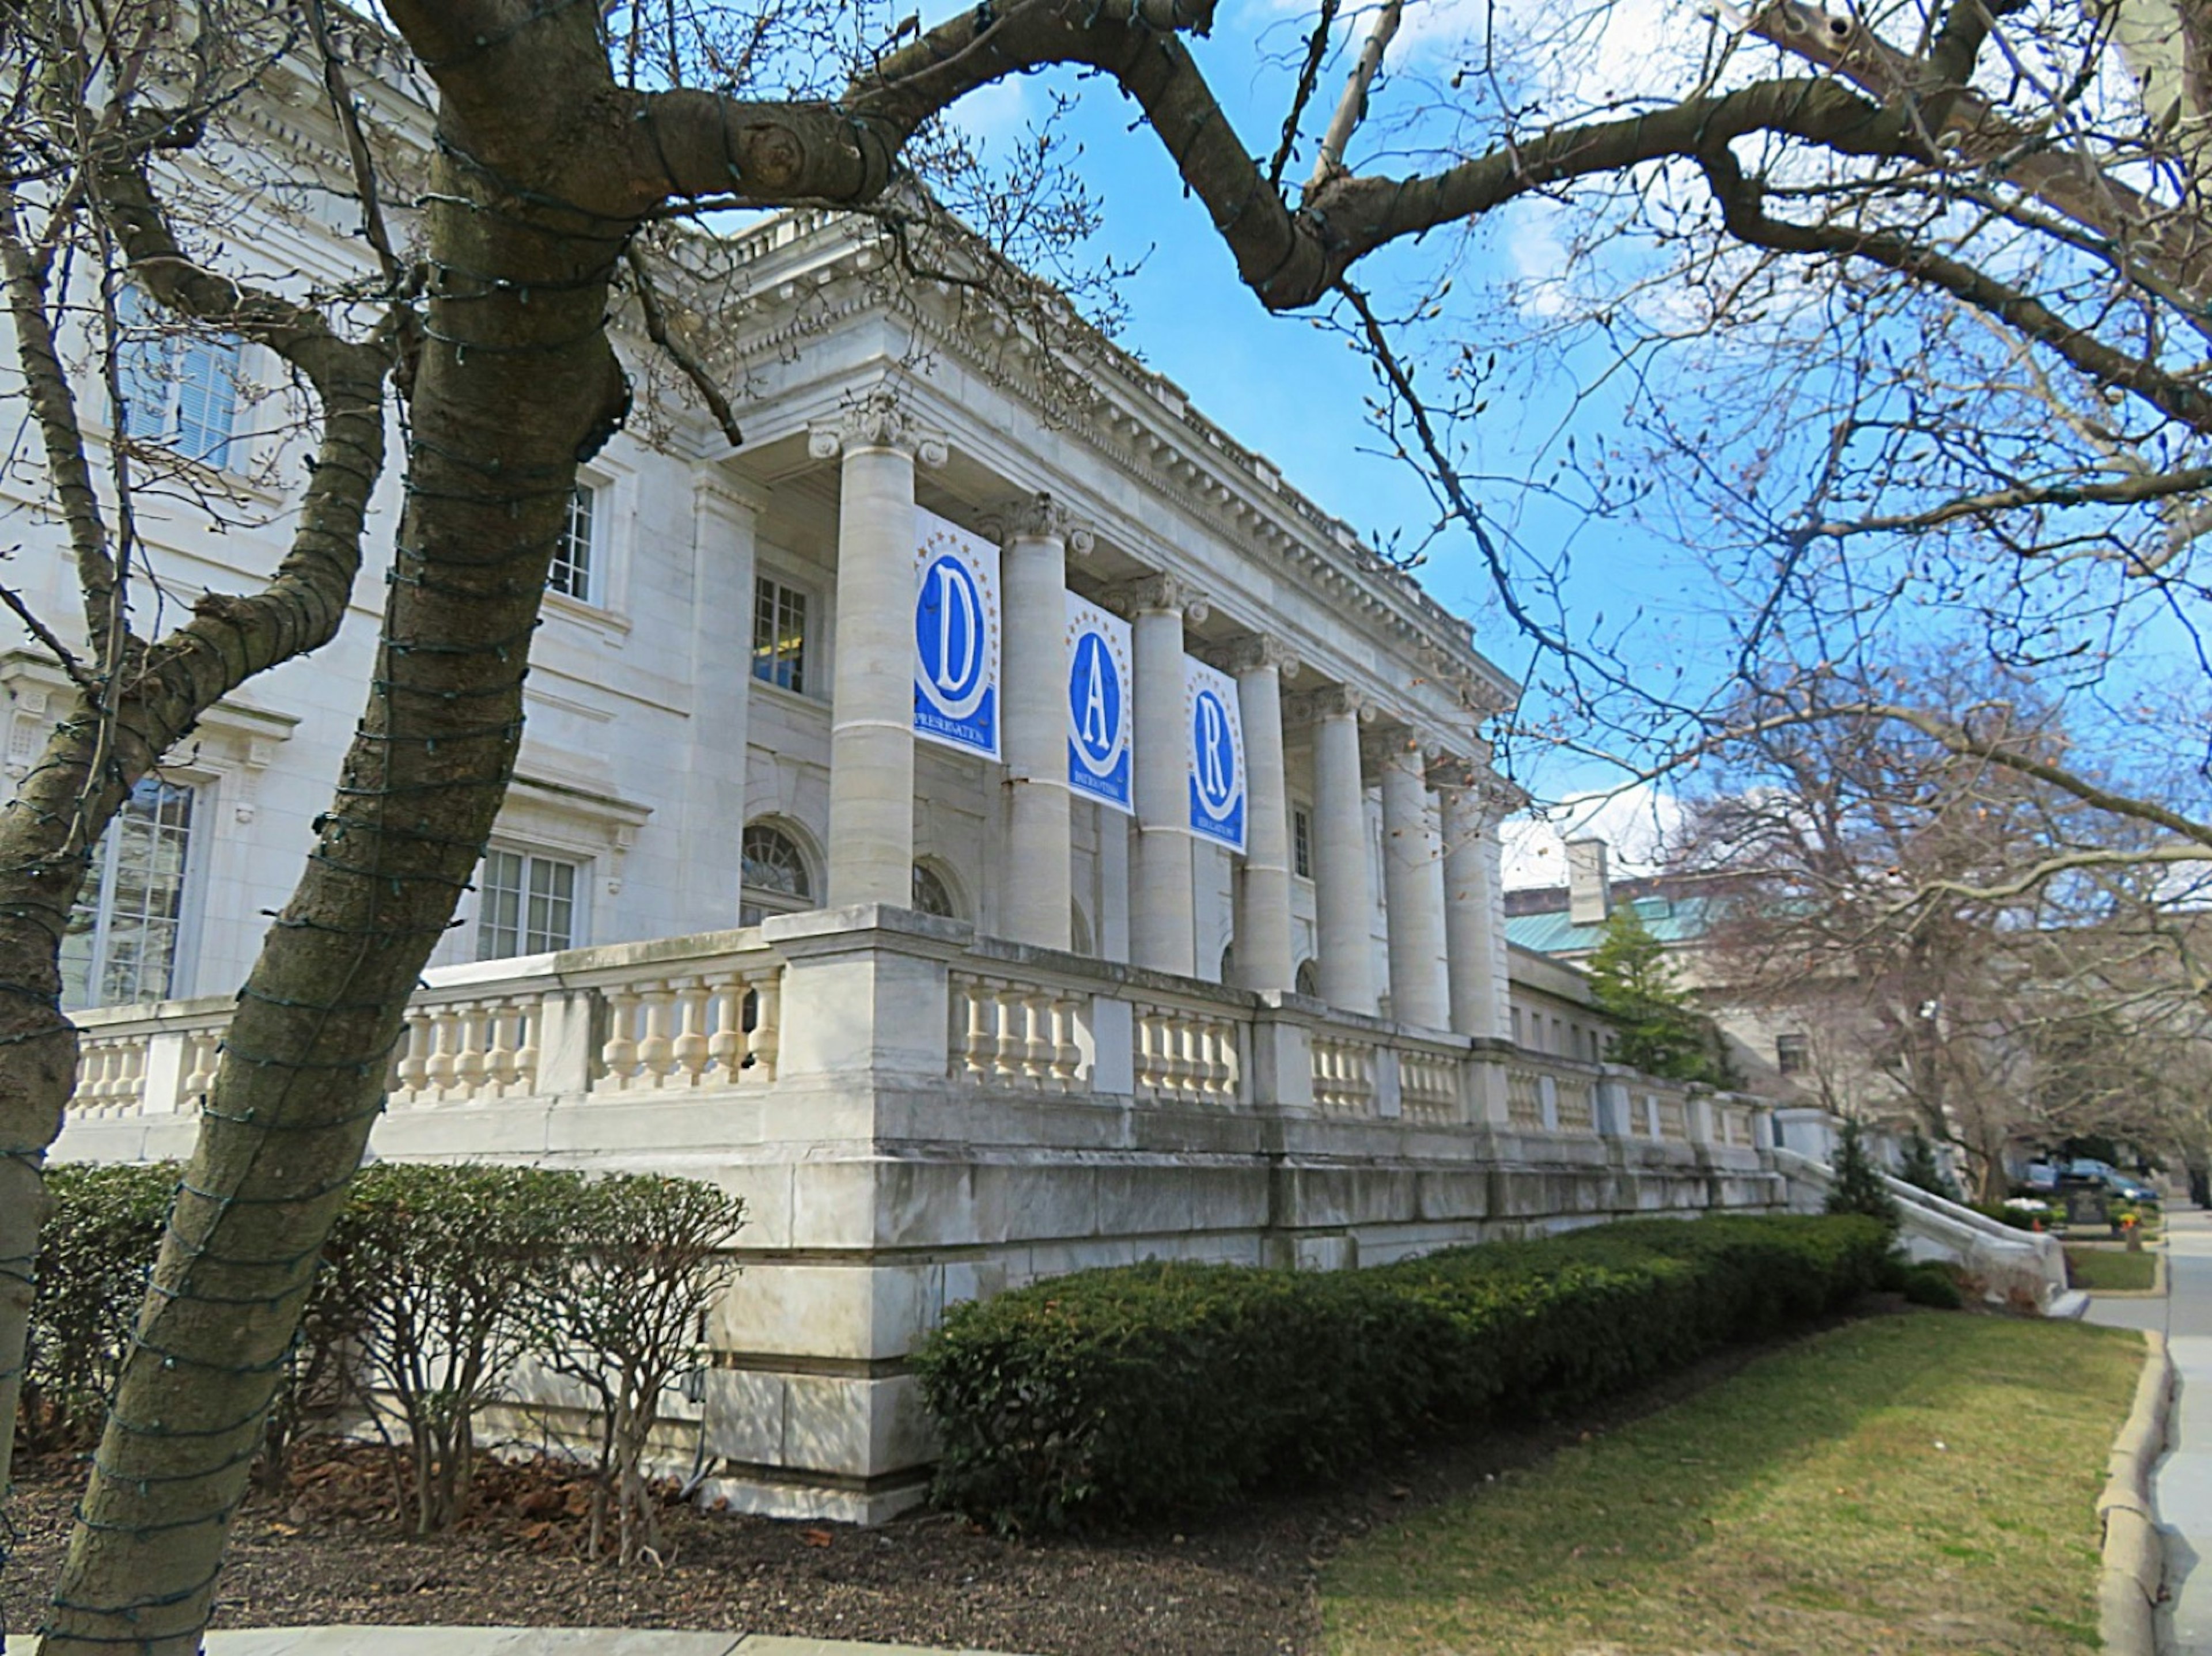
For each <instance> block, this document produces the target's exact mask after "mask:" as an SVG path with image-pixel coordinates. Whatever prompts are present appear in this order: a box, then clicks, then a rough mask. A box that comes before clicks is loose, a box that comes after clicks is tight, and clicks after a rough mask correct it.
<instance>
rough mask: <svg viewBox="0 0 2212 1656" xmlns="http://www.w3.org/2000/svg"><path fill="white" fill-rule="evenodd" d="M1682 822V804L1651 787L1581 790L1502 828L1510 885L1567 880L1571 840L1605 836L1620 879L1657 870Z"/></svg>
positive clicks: (1515, 888)
mask: <svg viewBox="0 0 2212 1656" xmlns="http://www.w3.org/2000/svg"><path fill="white" fill-rule="evenodd" d="M1681 826H1682V807H1681V806H1680V804H1678V803H1677V802H1676V801H1675V800H1674V798H1671V797H1670V796H1668V795H1666V794H1662V793H1661V792H1659V791H1658V790H1657V789H1656V788H1653V787H1650V786H1637V787H1632V788H1627V789H1624V790H1623V791H1621V792H1618V793H1595V794H1583V795H1578V796H1577V797H1575V798H1570V799H1566V800H1563V801H1562V802H1560V803H1559V804H1557V805H1554V806H1552V807H1551V808H1549V809H1548V810H1545V811H1542V812H1541V813H1537V812H1531V813H1530V814H1529V815H1528V816H1516V817H1512V818H1510V820H1508V821H1507V822H1506V823H1505V825H1504V828H1502V829H1501V830H1500V834H1501V835H1502V837H1503V839H1504V842H1505V889H1507V890H1508V891H1525V890H1528V889H1530V888H1532V887H1547V886H1552V887H1556V886H1563V885H1565V884H1566V883H1567V841H1568V840H1591V839H1595V840H1604V841H1605V842H1606V845H1607V848H1608V849H1609V850H1610V851H1611V852H1612V856H1611V858H1610V863H1611V866H1612V870H1613V877H1614V878H1616V879H1619V878H1623V877H1632V876H1636V875H1643V874H1656V873H1658V872H1659V870H1660V867H1661V863H1662V852H1663V851H1664V849H1665V843H1666V840H1667V839H1668V836H1670V835H1672V834H1675V833H1676V832H1678V831H1679V830H1680V828H1681Z"/></svg>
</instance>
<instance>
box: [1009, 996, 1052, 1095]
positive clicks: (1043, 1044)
mask: <svg viewBox="0 0 2212 1656" xmlns="http://www.w3.org/2000/svg"><path fill="white" fill-rule="evenodd" d="M1016 1004H1017V1005H1018V1006H1019V1007H1020V1009H1021V1017H1022V1022H1023V1024H1024V1030H1023V1036H1024V1039H1023V1041H1022V1074H1023V1075H1024V1077H1027V1078H1028V1079H1029V1080H1030V1081H1031V1082H1033V1083H1038V1084H1040V1085H1042V1083H1045V1082H1048V1081H1050V1080H1051V1079H1052V1060H1053V1040H1052V1002H1051V1000H1050V999H1049V998H1048V997H1046V996H1044V995H1042V994H1038V993H1036V992H1033V991H1032V992H1025V993H1024V995H1023V996H1022V998H1021V999H1020V1000H1019V1001H1018V1002H1017V1003H1016Z"/></svg>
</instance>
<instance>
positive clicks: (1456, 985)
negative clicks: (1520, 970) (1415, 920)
mask: <svg viewBox="0 0 2212 1656" xmlns="http://www.w3.org/2000/svg"><path fill="white" fill-rule="evenodd" d="M1465 769H1466V772H1467V775H1466V779H1465V782H1464V784H1463V785H1462V786H1455V787H1448V788H1446V789H1445V790H1444V791H1443V824H1444V944H1445V953H1446V955H1448V956H1449V963H1450V976H1451V1027H1452V1028H1453V1030H1454V1031H1455V1033H1457V1034H1462V1035H1483V1036H1487V1037H1489V1038H1490V1039H1492V1040H1508V1039H1510V1036H1511V1034H1512V1028H1513V1019H1512V1013H1511V1011H1510V1007H1511V1004H1512V1003H1511V998H1510V994H1511V990H1510V976H1509V974H1510V962H1509V961H1508V960H1507V958H1506V953H1505V887H1504V879H1503V878H1502V877H1501V876H1502V872H1503V864H1504V855H1505V852H1504V841H1503V840H1500V839H1499V837H1498V824H1499V823H1500V822H1503V821H1504V816H1505V813H1506V812H1507V811H1508V810H1510V809H1511V808H1512V802H1513V797H1514V796H1513V793H1512V792H1511V790H1510V789H1509V788H1508V787H1507V786H1505V785H1504V783H1503V781H1502V780H1501V779H1498V778H1497V777H1494V776H1485V775H1483V774H1482V773H1481V770H1482V767H1480V766H1469V767H1465Z"/></svg>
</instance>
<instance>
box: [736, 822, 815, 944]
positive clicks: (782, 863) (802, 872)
mask: <svg viewBox="0 0 2212 1656" xmlns="http://www.w3.org/2000/svg"><path fill="white" fill-rule="evenodd" d="M742 855H743V859H744V893H743V895H742V896H741V898H740V900H739V901H738V925H759V924H760V923H761V921H762V919H763V918H765V917H766V916H768V915H769V914H790V913H796V912H798V911H799V909H802V908H811V907H813V906H814V877H813V874H812V873H811V871H810V870H809V869H808V868H807V865H806V856H805V852H801V851H800V850H799V842H798V841H797V840H794V839H793V838H792V837H791V836H790V835H789V834H786V833H785V832H784V831H783V830H782V829H781V828H771V827H769V825H768V824H767V823H765V822H756V823H754V824H753V825H752V826H751V827H750V828H747V829H746V830H745V837H744V843H743V846H742Z"/></svg>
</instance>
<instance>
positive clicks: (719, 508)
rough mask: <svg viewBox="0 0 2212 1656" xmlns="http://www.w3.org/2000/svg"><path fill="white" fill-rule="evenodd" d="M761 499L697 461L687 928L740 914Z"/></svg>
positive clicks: (728, 921) (683, 853) (683, 852)
mask: <svg viewBox="0 0 2212 1656" xmlns="http://www.w3.org/2000/svg"><path fill="white" fill-rule="evenodd" d="M760 506H761V500H760V497H759V495H758V494H757V493H755V492H754V490H753V489H752V488H751V486H750V485H749V484H747V483H744V482H741V481H739V480H738V479H737V478H735V477H733V476H731V475H730V474H729V473H727V472H726V471H725V470H722V468H721V467H720V466H712V465H710V466H702V467H701V468H700V469H699V470H697V471H696V472H695V473H694V474H693V476H692V481H691V640H690V654H691V710H690V720H689V723H688V726H687V734H686V739H685V743H684V799H683V806H682V810H683V816H682V819H681V821H680V823H679V825H678V826H679V845H680V848H681V849H680V854H679V858H678V877H679V878H680V880H681V885H680V886H679V888H678V901H679V903H680V905H681V906H680V908H679V910H678V912H679V913H681V914H682V915H683V916H684V919H685V923H686V924H687V925H690V926H691V927H693V928H706V927H710V926H718V925H736V924H737V919H738V887H739V885H740V883H742V881H743V878H744V870H743V869H742V867H741V866H740V862H739V855H738V847H739V846H740V844H741V842H742V840H743V838H744V834H743V833H742V830H743V828H744V822H745V765H746V747H745V742H746V726H747V724H748V718H747V714H748V712H749V710H750V705H751V701H752V694H751V693H752V651H751V649H750V643H751V633H750V628H751V626H752V616H753V538H754V531H755V528H756V526H757V521H758V517H759V511H760ZM732 614H734V615H736V616H738V617H740V622H739V626H740V629H741V634H742V638H743V644H742V646H740V647H736V648H733V647H732V644H731V640H730V616H732Z"/></svg>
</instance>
